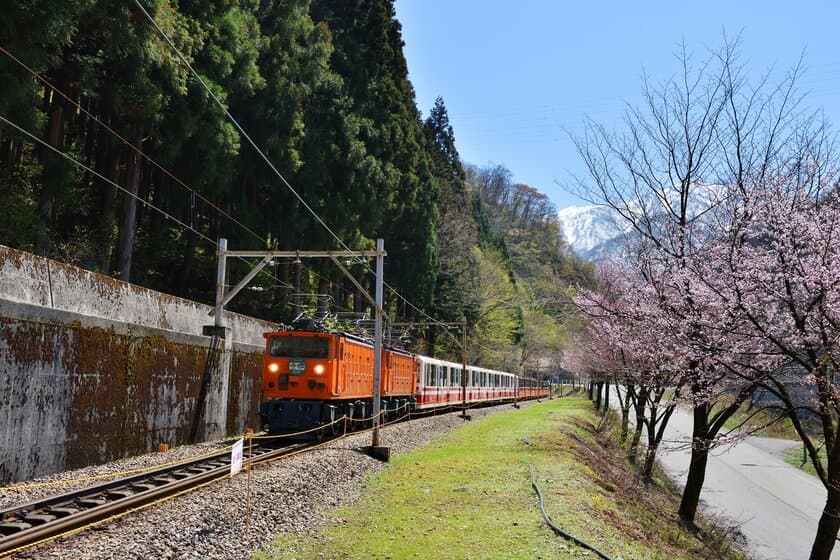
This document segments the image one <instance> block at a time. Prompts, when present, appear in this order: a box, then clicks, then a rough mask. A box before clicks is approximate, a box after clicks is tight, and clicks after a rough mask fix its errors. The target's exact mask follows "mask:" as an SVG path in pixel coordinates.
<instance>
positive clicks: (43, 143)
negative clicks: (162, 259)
mask: <svg viewBox="0 0 840 560" xmlns="http://www.w3.org/2000/svg"><path fill="white" fill-rule="evenodd" d="M0 120H2V121H3V122H4V123H6V124H7V125H9V126H11V127H12V128H14V129H16V130H17V131H18V132H20V133H21V134H24V135H26V136H27V137H29V138H31V139H32V140H33V141H35V142H37V143H38V144H40V145H41V146H43V147H45V148H47V149H49V150H51V151H52V152H54V153H56V154H58V155H60V156H61V157H63V158H64V159H66V160H68V161H70V162H72V163H73V164H75V165H76V166H78V167H81V168H82V169H84V170H85V171H87V172H88V173H91V174H92V175H95V176H96V177H98V178H99V179H102V180H103V181H105V182H106V183H108V184H109V185H111V186H113V187H114V188H116V189H118V190H120V191H122V192H124V193H125V194H127V195H129V196H130V197H132V198H134V199H136V200H137V201H138V202H140V203H142V204H143V205H144V206H146V207H147V208H151V209H152V210H155V211H156V212H160V213H161V214H163V215H164V216H165V217H166V218H167V219H169V220H172V221H173V222H175V223H176V224H178V225H180V226H181V227H183V228H186V229H188V230H190V231H192V232H193V233H195V234H196V235H198V236H199V237H201V238H202V239H205V240H207V241H209V242H210V243H212V244H213V245H216V242H215V241H214V240H213V239H211V238H210V237H208V236H206V235H204V234H203V233H201V232H200V231H198V230H197V229H195V228H194V227H192V226H191V225H189V224H187V223H185V222H184V221H182V220H181V219H179V218H176V217H175V216H173V215H172V214H170V213H169V212H167V211H166V210H163V209H162V208H158V207H157V206H155V205H154V204H152V203H151V202H149V201H148V200H145V199H144V198H142V197H140V196H139V195H136V194H134V193H133V192H131V191H130V190H128V189H126V188H125V187H123V186H122V185H119V184H117V183H115V182H114V181H112V180H111V179H109V178H107V177H105V176H104V175H102V174H101V173H99V172H97V171H95V170H93V169H91V168H90V167H88V166H87V165H85V164H84V163H82V162H80V161H78V160H77V159H74V158H73V157H72V156H70V155H69V154H66V153H64V152H62V151H61V150H59V149H58V148H56V147H55V146H53V145H51V144H50V143H49V142H47V141H46V140H42V139H41V138H38V137H37V136H35V135H34V134H32V133H31V132H29V131H28V130H26V129H24V128H22V127H20V126H18V125H17V124H15V123H13V122H12V121H10V120H9V119H7V118H6V117H4V116H3V115H0Z"/></svg>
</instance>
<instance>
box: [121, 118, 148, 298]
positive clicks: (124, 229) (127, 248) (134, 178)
mask: <svg viewBox="0 0 840 560" xmlns="http://www.w3.org/2000/svg"><path fill="white" fill-rule="evenodd" d="M132 142H133V143H134V145H135V146H137V147H138V148H141V149H142V147H143V146H142V144H143V135H142V132H141V130H140V127H137V128H136V129H135V132H134V138H133V140H132ZM141 171H142V160H141V159H140V154H139V152H134V154H132V156H131V171H130V175H129V183H128V190H129V192H130V193H131V195H129V194H126V195H125V197H124V198H123V207H122V220H121V224H120V240H119V244H118V246H117V267H118V269H119V271H120V279H122V280H125V281H126V282H129V281H130V279H131V253H132V250H133V248H134V234H135V233H136V228H137V198H136V196H137V193H139V192H140V179H141V177H142V174H141ZM132 195H133V196H132Z"/></svg>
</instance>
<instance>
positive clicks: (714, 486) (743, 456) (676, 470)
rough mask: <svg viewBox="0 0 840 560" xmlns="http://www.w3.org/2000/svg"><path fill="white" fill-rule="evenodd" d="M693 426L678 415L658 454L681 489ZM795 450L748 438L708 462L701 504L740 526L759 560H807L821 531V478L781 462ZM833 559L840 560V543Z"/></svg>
mask: <svg viewBox="0 0 840 560" xmlns="http://www.w3.org/2000/svg"><path fill="white" fill-rule="evenodd" d="M610 401H611V403H615V402H617V399H614V398H611V399H610ZM691 422H692V420H691V415H690V414H689V413H688V412H685V411H682V410H679V411H677V412H675V413H674V415H673V416H672V417H671V421H670V422H669V429H668V430H667V432H666V436H665V439H666V440H667V443H665V444H664V449H662V450H661V452H660V453H659V461H660V463H661V464H662V466H663V468H664V469H665V471H666V472H667V473H668V474H669V475H670V476H671V477H672V478H674V479H675V480H677V481H678V482H679V483H680V484H685V479H686V473H687V471H688V464H689V459H690V456H691V454H690V451H689V450H688V449H686V443H687V442H689V441H690V440H691V437H690V434H691ZM791 445H793V446H794V447H797V444H796V443H792V444H791V443H784V442H780V441H779V440H772V439H769V438H749V439H747V440H745V441H742V442H740V443H739V444H737V445H735V446H728V447H724V448H719V449H715V450H713V451H712V454H711V457H710V458H709V463H708V468H707V469H706V482H705V484H704V486H703V492H702V494H701V496H700V498H701V501H702V502H703V504H705V505H706V506H708V508H709V509H710V510H711V511H712V512H714V513H715V514H718V515H723V516H725V517H726V518H728V520H729V521H730V522H732V523H733V524H737V525H739V526H740V529H741V531H742V532H743V533H744V535H745V536H746V538H747V541H748V543H749V545H750V548H751V550H752V551H753V554H754V555H755V556H756V558H760V559H764V560H799V559H801V558H807V557H808V554H809V552H810V550H811V543H812V542H813V539H814V536H815V535H816V532H817V523H818V522H819V516H820V513H821V512H822V510H823V506H824V505H825V497H826V494H825V489H824V488H823V486H822V484H821V483H820V482H819V480H817V478H816V477H814V476H811V475H808V474H806V473H804V472H803V471H801V470H799V469H797V468H795V467H793V466H791V465H788V464H787V463H785V462H784V460H783V459H782V458H781V457H780V455H781V452H782V451H783V450H784V449H785V448H788V447H790V446H791ZM799 448H800V449H801V446H799ZM831 558H832V559H838V560H840V543H838V546H837V547H836V548H835V549H834V552H833V553H832V555H831Z"/></svg>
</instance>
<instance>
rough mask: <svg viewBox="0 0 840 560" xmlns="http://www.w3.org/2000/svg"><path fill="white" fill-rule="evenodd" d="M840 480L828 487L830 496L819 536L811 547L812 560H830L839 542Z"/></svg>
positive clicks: (823, 513)
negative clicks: (835, 544)
mask: <svg viewBox="0 0 840 560" xmlns="http://www.w3.org/2000/svg"><path fill="white" fill-rule="evenodd" d="M838 484H840V480H833V481H832V484H829V485H828V496H827V497H826V502H825V508H824V509H823V512H822V515H821V516H820V523H819V525H818V526H817V536H816V537H815V538H814V544H813V545H812V546H811V556H810V560H829V558H830V557H831V551H832V550H833V549H834V543H835V542H837V531H838V529H840V487H838Z"/></svg>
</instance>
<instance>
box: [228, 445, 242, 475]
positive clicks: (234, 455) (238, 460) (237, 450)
mask: <svg viewBox="0 0 840 560" xmlns="http://www.w3.org/2000/svg"><path fill="white" fill-rule="evenodd" d="M242 443H243V440H242V439H240V440H239V441H237V442H236V443H234V444H233V447H232V448H231V450H230V476H233V475H235V474H236V473H238V472H239V471H241V470H242Z"/></svg>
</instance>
